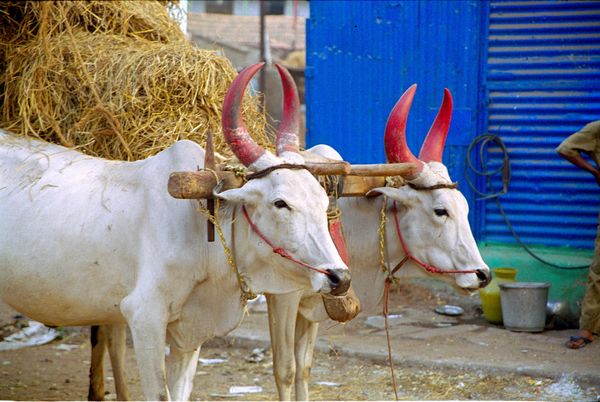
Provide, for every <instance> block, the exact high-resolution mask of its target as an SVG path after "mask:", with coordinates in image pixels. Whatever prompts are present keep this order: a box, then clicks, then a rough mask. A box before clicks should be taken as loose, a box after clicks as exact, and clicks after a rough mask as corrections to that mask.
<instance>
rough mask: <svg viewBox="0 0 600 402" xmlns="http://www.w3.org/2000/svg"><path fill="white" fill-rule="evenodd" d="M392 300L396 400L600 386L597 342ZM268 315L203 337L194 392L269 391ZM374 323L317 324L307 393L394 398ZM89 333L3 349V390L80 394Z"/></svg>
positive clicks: (564, 395)
mask: <svg viewBox="0 0 600 402" xmlns="http://www.w3.org/2000/svg"><path fill="white" fill-rule="evenodd" d="M400 290H402V289H400ZM449 302H450V303H454V304H459V305H462V306H463V307H464V308H465V314H464V316H463V317H460V318H459V319H456V318H453V317H446V316H440V315H437V314H435V313H433V311H432V308H433V307H435V306H436V305H438V304H440V303H449ZM391 306H392V313H393V314H395V315H396V318H394V320H393V325H392V328H391V332H392V337H393V350H394V358H395V360H396V378H397V382H398V392H399V397H400V399H405V400H472V399H477V400H550V401H565V400H573V401H595V400H597V399H598V395H600V342H596V343H594V344H592V345H590V347H589V348H587V350H586V351H570V350H566V349H565V348H564V347H563V346H562V344H563V342H564V339H566V338H565V337H568V334H569V333H571V332H573V331H546V332H544V333H543V334H522V333H512V332H509V331H506V330H504V329H502V328H501V327H495V326H490V325H489V324H486V323H485V321H484V320H483V319H482V318H481V317H480V316H479V315H478V311H477V303H476V301H475V302H474V301H473V300H471V299H469V300H467V299H463V298H461V297H459V296H456V295H453V294H444V293H443V292H442V294H441V296H440V294H437V295H436V296H433V295H432V294H431V293H430V292H427V291H418V289H414V288H413V289H412V290H411V291H408V292H407V291H404V293H401V292H398V291H396V292H394V295H393V298H392V303H391ZM416 306H418V307H416ZM259 310H260V309H259ZM12 314H13V312H12V311H10V310H8V309H6V308H4V309H3V314H0V323H2V324H4V325H5V326H6V324H7V323H8V322H9V321H11V320H12V318H11V316H12ZM265 316H266V314H265V313H263V312H260V311H258V312H256V311H255V312H253V313H252V314H251V315H250V317H247V318H246V319H245V320H244V323H243V324H242V326H241V328H240V329H239V330H237V331H236V332H235V333H233V334H231V335H230V336H229V337H227V338H223V339H216V340H214V341H211V342H210V343H208V344H207V345H205V347H204V348H203V351H202V353H201V358H202V359H208V363H209V364H206V365H205V364H202V363H201V364H199V366H198V370H197V373H196V380H195V387H194V392H193V393H192V399H194V400H199V399H200V400H273V399H275V398H276V392H275V386H274V381H273V378H272V374H271V373H272V363H271V354H270V351H269V349H268V336H267V331H266V317H265ZM13 321H14V320H13ZM379 324H380V319H379V318H370V319H367V318H366V317H361V316H359V317H358V318H357V319H356V320H354V321H353V322H352V323H350V324H347V325H344V326H342V325H335V324H333V323H331V322H329V323H325V324H324V325H322V326H321V332H320V336H319V339H320V341H319V345H318V351H317V353H316V355H315V363H314V365H313V370H312V378H311V385H310V389H311V399H313V400H389V399H393V398H394V394H393V391H392V388H391V380H390V371H389V368H388V366H387V365H386V364H385V353H384V349H385V337H384V332H383V331H382V330H381V328H380V326H379ZM87 335H88V329H87V328H72V329H67V330H66V331H65V332H64V337H63V339H61V340H55V341H53V342H52V343H49V344H46V345H43V346H38V347H31V348H27V349H20V350H15V351H3V352H0V399H14V400H84V399H86V396H87V370H88V367H89V354H90V348H89V345H88V339H87ZM254 348H263V349H264V357H262V358H261V356H260V355H261V353H258V358H256V353H254V354H253V353H252V352H253V349H254ZM129 349H130V350H129V352H128V380H129V384H130V387H131V391H132V397H133V398H136V399H140V398H142V393H141V388H140V385H139V380H138V376H137V369H136V367H135V358H134V356H133V352H132V349H131V345H129ZM210 359H216V360H210ZM252 360H258V361H252ZM205 362H206V361H205ZM107 375H108V380H107V390H108V391H110V392H111V394H109V395H107V397H108V398H109V399H114V394H112V392H114V390H113V389H114V388H113V381H112V377H111V376H112V374H111V373H110V370H109V369H108V370H107ZM236 386H237V387H240V386H241V387H255V388H254V389H253V390H254V391H258V392H252V393H250V392H247V391H248V390H249V388H245V391H244V389H242V391H243V392H242V393H235V391H236V390H235V389H232V388H231V387H236ZM257 387H258V388H257Z"/></svg>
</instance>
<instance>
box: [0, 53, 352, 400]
mask: <svg viewBox="0 0 600 402" xmlns="http://www.w3.org/2000/svg"><path fill="white" fill-rule="evenodd" d="M260 67H261V65H255V66H252V67H249V68H248V69H246V70H244V71H243V72H241V73H240V74H239V75H238V77H237V78H236V80H235V81H234V82H233V83H232V85H231V88H230V90H229V92H228V94H227V96H226V98H225V101H224V106H223V130H224V134H225V137H226V139H227V141H228V143H229V145H230V147H231V148H232V150H233V151H234V153H236V155H237V156H238V158H239V159H240V161H241V162H243V163H244V164H245V165H246V166H248V167H249V168H250V169H252V170H254V171H261V170H264V169H267V168H273V167H274V166H276V165H280V164H282V163H284V162H287V163H291V164H302V162H303V158H302V157H301V156H300V154H299V153H298V152H297V151H298V148H297V137H296V136H295V133H294V131H293V130H292V131H290V130H289V129H290V127H289V124H287V123H289V122H285V121H284V122H283V123H286V124H283V123H282V126H281V128H280V133H279V135H278V143H277V148H278V155H279V156H275V155H273V154H271V153H269V152H265V151H264V150H263V149H262V148H261V147H259V146H258V145H257V144H256V143H254V142H253V141H252V139H251V138H250V137H249V135H248V133H247V132H246V130H245V128H244V127H243V123H242V121H241V115H240V113H241V111H240V109H241V98H242V96H243V92H244V89H245V87H246V85H247V83H248V82H249V80H250V79H251V78H252V76H253V75H254V74H255V72H256V71H257V70H258V69H260ZM280 73H281V77H282V81H283V83H284V92H286V91H288V92H289V90H291V89H295V88H292V84H291V77H290V76H289V74H288V73H287V72H286V71H284V70H282V69H280ZM288 98H289V94H288V96H286V99H288ZM292 126H293V125H292ZM292 128H293V127H292ZM203 160H204V151H203V150H202V149H201V148H200V147H199V146H198V145H196V144H194V143H192V142H189V141H181V142H178V143H176V144H175V145H173V146H172V147H170V148H169V149H167V150H165V151H163V152H161V153H159V154H158V155H156V156H154V157H151V158H148V159H146V160H143V161H139V162H133V163H128V162H114V161H107V160H103V159H98V158H92V157H88V156H85V155H83V154H81V153H78V152H76V151H71V150H68V149H65V148H63V147H60V146H56V145H51V144H47V143H43V142H40V141H34V140H28V139H23V138H17V137H15V136H12V135H10V134H7V133H5V132H0V213H1V216H2V219H1V223H0V297H1V298H2V299H3V300H4V301H5V302H6V303H8V304H9V305H10V306H12V307H13V308H15V309H16V310H18V311H19V312H21V313H23V314H25V315H27V316H28V317H31V318H32V319H35V320H38V321H41V322H43V323H45V324H47V325H55V326H59V325H60V326H70V325H91V324H104V325H107V326H112V327H113V328H120V329H121V331H120V333H124V328H125V325H126V324H128V325H129V327H130V329H131V333H132V336H133V343H134V348H135V352H136V359H137V362H138V368H139V372H140V377H141V383H142V388H143V390H144V394H145V397H146V398H147V399H150V400H165V399H169V398H171V397H172V398H174V399H179V400H181V399H187V398H188V397H189V395H190V393H191V390H192V381H193V377H194V373H195V369H196V365H197V361H198V354H199V351H200V346H201V344H202V343H203V342H204V341H205V340H207V339H209V338H211V337H213V336H215V335H222V334H225V333H227V332H228V331H230V330H232V329H233V328H235V327H236V326H237V325H238V323H239V321H240V319H241V317H242V315H243V305H242V302H241V290H240V286H239V284H238V282H237V278H236V275H235V274H234V273H233V272H232V271H231V268H230V267H229V265H228V263H227V260H226V256H225V254H224V252H223V249H222V247H221V245H220V244H219V243H218V242H215V243H207V242H206V218H205V217H203V216H202V215H201V214H199V213H198V211H197V202H196V201H193V200H175V199H173V198H171V196H169V194H168V193H167V180H168V177H169V174H170V173H171V172H173V171H186V170H187V171H191V170H195V169H196V167H197V166H198V164H199V163H201V161H203ZM218 196H219V197H220V198H221V199H222V200H224V201H225V202H224V203H225V204H226V205H225V206H224V207H223V209H222V210H221V211H220V212H221V216H222V217H224V218H225V219H229V220H233V219H232V215H234V214H237V219H236V220H235V222H234V223H231V224H224V225H223V230H224V234H225V237H226V238H227V239H228V241H230V242H234V243H235V250H234V251H235V258H236V262H237V266H238V268H239V270H240V271H241V272H242V274H243V275H244V276H245V277H246V281H247V282H248V284H249V286H250V288H251V289H252V290H253V291H255V292H270V293H279V292H293V291H301V290H310V292H315V291H316V292H326V293H329V292H331V293H333V294H336V293H341V292H345V290H346V289H347V288H348V286H349V279H350V276H349V274H348V270H347V267H346V265H345V264H344V263H343V261H342V260H341V258H340V256H339V254H338V253H337V250H336V249H335V246H334V244H333V242H332V240H331V237H330V236H329V233H328V229H327V220H326V209H327V205H328V199H327V196H326V194H325V192H324V191H323V189H322V188H321V186H320V185H319V184H318V182H317V180H315V178H314V177H313V176H312V175H311V174H310V173H309V172H308V171H306V170H304V169H290V168H283V169H275V170H273V171H272V172H270V173H268V174H266V175H264V176H263V177H260V178H256V179H254V180H251V181H249V182H248V183H247V184H245V185H244V186H243V187H242V188H240V189H234V190H228V191H224V192H222V193H220V194H219V195H218ZM246 213H247V216H246ZM234 225H235V230H234ZM256 228H258V229H260V231H261V232H262V236H264V238H267V239H271V241H272V242H273V243H274V245H275V246H277V247H281V248H283V249H285V250H287V251H288V252H289V253H290V254H291V255H293V256H294V258H296V259H297V260H298V261H301V262H303V263H305V264H306V265H307V266H309V267H310V269H307V267H303V266H300V265H298V264H297V263H295V262H292V261H289V260H286V259H283V258H279V257H276V258H274V257H273V250H272V248H271V246H269V245H267V242H266V241H265V240H264V238H261V237H259V234H258V233H256ZM166 344H169V345H170V351H171V352H170V355H169V357H168V359H167V361H166V364H165V354H164V351H165V345H166ZM115 357H117V356H115ZM116 360H118V359H116ZM113 363H114V361H113ZM165 366H166V370H165ZM119 397H122V395H119Z"/></svg>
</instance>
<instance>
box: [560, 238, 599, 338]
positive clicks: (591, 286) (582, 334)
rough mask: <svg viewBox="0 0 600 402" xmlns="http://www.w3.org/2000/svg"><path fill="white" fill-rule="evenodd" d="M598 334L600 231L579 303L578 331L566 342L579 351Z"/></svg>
mask: <svg viewBox="0 0 600 402" xmlns="http://www.w3.org/2000/svg"><path fill="white" fill-rule="evenodd" d="M599 332H600V231H599V234H598V235H597V236H596V242H595V249H594V259H593V261H592V264H591V265H590V271H589V277H588V284H587V288H586V291H585V295H584V297H583V301H582V302H581V316H580V317H579V331H577V333H576V334H575V335H574V336H572V337H571V338H570V339H569V341H567V344H566V346H567V347H568V348H570V349H580V348H583V347H585V346H586V345H587V344H589V343H591V342H592V341H593V340H594V337H593V334H597V333H599Z"/></svg>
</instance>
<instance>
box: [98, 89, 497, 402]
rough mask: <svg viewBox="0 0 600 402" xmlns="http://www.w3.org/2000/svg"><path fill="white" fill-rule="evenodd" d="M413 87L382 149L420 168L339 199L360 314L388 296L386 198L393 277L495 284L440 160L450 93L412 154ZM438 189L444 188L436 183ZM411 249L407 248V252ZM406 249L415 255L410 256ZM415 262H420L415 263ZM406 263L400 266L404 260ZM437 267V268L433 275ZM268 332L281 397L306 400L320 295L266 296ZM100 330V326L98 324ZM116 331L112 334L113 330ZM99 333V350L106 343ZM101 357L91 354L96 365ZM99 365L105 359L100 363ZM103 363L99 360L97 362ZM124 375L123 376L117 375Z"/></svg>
mask: <svg viewBox="0 0 600 402" xmlns="http://www.w3.org/2000/svg"><path fill="white" fill-rule="evenodd" d="M415 90H416V86H412V87H411V88H410V89H409V90H407V91H406V92H405V93H404V94H403V95H402V97H401V98H400V100H399V101H398V102H397V103H396V105H395V107H394V108H393V110H392V111H391V113H390V116H389V118H388V122H387V125H386V130H385V137H384V140H385V141H384V143H385V150H386V155H387V159H388V161H389V162H413V163H416V164H417V166H418V168H417V169H416V171H415V172H414V174H413V176H412V178H410V180H409V183H410V184H411V185H412V186H413V187H415V188H419V189H420V190H416V189H414V188H413V187H411V186H410V185H406V186H403V187H400V188H393V187H385V188H378V189H375V190H374V191H373V194H371V195H377V194H384V195H385V196H387V198H384V197H372V198H358V197H356V198H342V199H340V200H339V201H338V203H339V206H340V208H341V209H342V220H343V224H344V234H345V239H346V245H347V249H348V251H349V255H350V265H351V269H352V284H353V287H354V289H355V291H356V294H357V296H358V297H359V299H360V302H361V307H362V309H363V311H365V310H367V311H368V310H371V309H373V307H375V306H377V305H378V304H379V303H380V302H381V299H382V297H383V289H384V284H385V280H386V278H387V275H388V274H387V273H385V272H383V270H382V269H381V267H380V264H379V261H380V254H379V253H380V244H379V236H378V230H379V225H380V211H381V209H382V207H383V203H384V202H385V203H386V209H385V213H386V220H387V224H386V227H385V243H386V258H387V261H386V263H387V265H388V267H389V268H390V269H392V270H393V268H395V267H399V269H398V270H397V271H396V272H395V273H394V277H396V278H399V279H402V278H415V277H428V276H433V277H436V278H439V279H441V280H443V281H445V282H447V283H449V284H451V285H453V286H454V287H455V288H456V289H458V290H459V291H461V292H464V293H470V292H473V291H476V290H477V289H480V288H482V287H484V286H486V285H487V284H488V282H489V281H490V279H491V278H490V272H489V268H488V266H487V265H486V264H485V262H484V261H483V259H482V258H481V255H480V253H479V250H478V248H477V245H476V243H475V240H474V239H473V235H472V234H471V229H470V226H469V223H468V219H467V215H468V205H467V202H466V200H465V198H464V196H463V195H462V194H461V193H460V192H459V191H458V190H456V189H454V188H453V187H454V185H453V184H452V182H451V180H450V177H449V175H448V171H447V169H446V167H445V166H444V165H443V164H442V163H441V158H442V153H443V149H444V144H445V141H446V136H447V134H448V129H449V126H450V118H451V114H452V98H451V95H450V92H449V91H448V90H446V91H445V92H444V100H443V102H442V106H441V107H440V111H439V113H438V115H437V117H436V119H435V121H434V123H433V125H432V128H431V130H430V131H429V133H428V135H427V137H426V139H425V141H424V143H423V147H422V148H421V152H420V154H419V158H418V159H417V158H415V157H414V155H413V154H412V153H411V152H410V150H409V148H408V147H407V145H406V135H405V129H406V121H407V118H408V112H409V110H410V105H411V104H412V100H413V97H414V93H415ZM308 151H309V152H312V153H316V154H318V155H321V156H325V157H327V158H330V159H340V160H341V159H342V158H341V157H340V155H339V154H338V153H337V151H335V150H334V149H333V148H331V147H329V146H327V145H317V146H315V147H313V148H311V149H310V150H308ZM433 186H437V187H440V188H433ZM394 202H395V203H396V207H397V211H398V213H397V216H398V224H399V229H400V234H401V235H402V238H403V241H404V247H403V246H402V244H401V242H400V240H399V237H398V232H397V229H396V225H395V217H394V211H393V203H394ZM405 248H406V249H405ZM407 252H408V253H410V255H411V257H412V259H408V260H405V257H406V256H407ZM416 261H418V262H416ZM401 262H403V263H402V264H400V263H401ZM436 270H438V271H439V272H434V271H436ZM266 296H267V302H268V312H269V329H270V331H271V346H272V349H273V371H274V375H275V382H276V385H277V392H278V394H279V399H281V400H290V399H291V396H292V388H294V387H295V397H296V399H297V400H307V399H308V395H309V393H308V380H309V378H310V368H311V364H312V356H313V348H314V344H315V339H316V336H317V331H318V325H319V322H321V321H324V320H326V319H327V313H326V311H325V309H324V307H323V301H322V299H321V296H319V295H315V294H314V292H311V291H310V290H309V291H299V292H291V293H288V294H278V295H274V294H267V295H266ZM101 331H102V329H101ZM113 336H115V335H113ZM118 336H120V337H121V340H120V342H114V343H110V342H109V345H108V346H112V347H109V351H110V353H111V359H112V356H113V355H116V354H118V353H119V352H118V351H123V350H124V349H125V342H124V340H125V332H124V331H123V332H122V333H120V334H119V335H118ZM107 337H108V334H107V335H106V336H101V337H100V338H101V339H102V340H101V342H103V343H102V348H98V352H97V353H98V354H99V355H101V354H102V353H103V352H104V351H103V350H102V349H103V348H105V347H106V346H107V345H106V339H107ZM98 360H99V359H98V358H94V356H93V357H92V364H94V361H96V362H98ZM100 362H101V361H100ZM96 364H97V365H98V364H101V363H96ZM113 371H114V377H115V380H116V381H117V380H119V381H124V380H123V379H124V374H123V372H122V371H115V370H114V362H113ZM98 372H99V370H97V369H93V370H92V375H91V380H92V381H96V382H101V381H102V378H99V376H98V375H93V374H95V373H98ZM120 379H121V380H120Z"/></svg>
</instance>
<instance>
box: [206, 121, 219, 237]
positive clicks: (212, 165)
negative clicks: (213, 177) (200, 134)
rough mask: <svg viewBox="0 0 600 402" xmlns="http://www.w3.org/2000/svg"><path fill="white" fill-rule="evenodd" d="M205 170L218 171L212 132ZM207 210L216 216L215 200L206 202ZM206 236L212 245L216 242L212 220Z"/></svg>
mask: <svg viewBox="0 0 600 402" xmlns="http://www.w3.org/2000/svg"><path fill="white" fill-rule="evenodd" d="M204 169H210V170H213V171H214V170H216V169H217V164H216V162H215V147H214V145H213V135H212V131H209V132H208V133H207V135H206V149H205V151H204ZM206 209H208V213H209V214H211V216H215V200H214V199H212V198H208V199H207V200H206ZM206 236H207V239H208V241H209V242H210V243H212V242H214V241H215V225H214V224H213V223H212V221H211V220H210V219H208V220H207V225H206Z"/></svg>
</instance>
